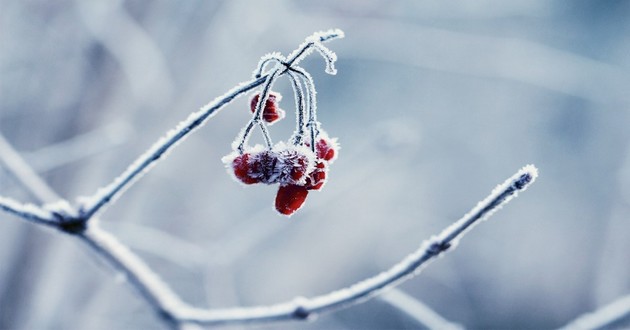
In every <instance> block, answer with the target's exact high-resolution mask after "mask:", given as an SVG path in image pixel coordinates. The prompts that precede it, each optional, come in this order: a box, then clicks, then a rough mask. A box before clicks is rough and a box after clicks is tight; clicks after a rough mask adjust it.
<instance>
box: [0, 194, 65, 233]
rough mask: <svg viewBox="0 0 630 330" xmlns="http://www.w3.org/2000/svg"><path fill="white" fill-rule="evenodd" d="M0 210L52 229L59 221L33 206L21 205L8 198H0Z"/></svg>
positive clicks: (50, 214)
mask: <svg viewBox="0 0 630 330" xmlns="http://www.w3.org/2000/svg"><path fill="white" fill-rule="evenodd" d="M0 209H1V210H3V211H5V212H8V213H11V214H13V215H17V216H19V217H21V218H23V219H25V220H28V221H32V222H35V223H38V224H40V225H47V226H53V227H57V226H58V225H59V221H58V220H57V219H55V217H54V216H53V215H52V213H51V212H48V211H46V210H43V209H42V208H40V207H39V206H35V205H33V204H21V203H19V202H17V201H14V200H12V199H10V198H6V197H2V196H0Z"/></svg>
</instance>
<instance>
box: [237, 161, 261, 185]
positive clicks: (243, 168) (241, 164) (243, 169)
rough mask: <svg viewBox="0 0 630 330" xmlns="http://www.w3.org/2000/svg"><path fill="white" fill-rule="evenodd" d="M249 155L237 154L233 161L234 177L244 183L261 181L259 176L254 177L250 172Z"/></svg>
mask: <svg viewBox="0 0 630 330" xmlns="http://www.w3.org/2000/svg"><path fill="white" fill-rule="evenodd" d="M249 156H250V154H248V153H245V154H242V155H237V156H236V157H234V159H233V160H232V161H231V164H230V165H231V166H232V170H233V174H234V177H235V178H236V179H237V180H239V181H241V182H242V183H244V184H254V183H258V182H260V181H259V180H258V179H257V178H255V177H253V176H251V175H250V173H249V168H250V165H249Z"/></svg>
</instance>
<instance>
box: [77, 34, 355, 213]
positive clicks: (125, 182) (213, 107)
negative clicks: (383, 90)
mask: <svg viewBox="0 0 630 330" xmlns="http://www.w3.org/2000/svg"><path fill="white" fill-rule="evenodd" d="M342 37H343V32H342V31H341V30H330V31H326V32H319V33H316V34H314V35H313V36H311V37H309V38H307V41H306V42H304V43H302V44H301V45H300V46H299V47H298V48H297V49H296V50H295V51H294V52H293V53H291V55H290V56H289V57H288V59H287V63H286V65H288V66H291V65H292V64H294V63H295V64H297V63H298V62H299V61H300V60H301V59H302V57H304V56H306V55H308V54H309V52H310V49H311V48H312V47H313V45H314V44H315V43H316V42H318V43H319V45H321V42H325V41H329V40H333V39H335V38H342ZM309 40H310V41H309ZM313 40H314V41H313ZM321 47H323V46H321ZM330 60H334V58H332V59H330ZM330 65H331V64H327V67H329V66H330ZM261 66H264V65H261ZM285 72H286V70H284V71H283V72H281V73H280V74H284V73H285ZM266 80H267V75H263V76H261V77H258V78H254V79H252V80H250V81H247V82H244V83H241V84H239V85H238V86H236V87H234V88H233V89H231V90H229V91H228V92H227V93H225V94H223V95H221V96H219V97H217V98H216V99H214V100H213V101H212V102H210V103H208V104H207V105H205V106H204V107H202V108H201V109H200V110H199V111H197V112H193V113H192V114H191V115H190V116H189V117H188V118H187V119H186V120H184V121H182V122H180V123H179V124H178V125H177V126H176V127H175V128H174V129H172V130H170V131H169V132H168V133H167V134H166V135H165V136H164V137H162V138H161V139H159V140H158V141H157V142H156V143H155V144H154V145H153V146H152V147H151V148H149V149H148V150H147V151H146V152H145V153H144V154H142V155H141V156H140V157H138V159H137V160H136V161H134V162H133V163H132V164H131V165H130V166H129V167H128V168H127V169H126V170H125V171H124V172H123V173H122V174H121V175H120V176H118V177H117V178H115V179H114V181H113V182H112V183H110V184H108V185H107V186H105V187H104V188H101V189H99V190H98V191H97V192H96V193H95V194H94V195H92V196H89V197H83V198H81V199H80V204H81V216H82V218H83V219H85V220H87V219H90V218H91V217H92V216H93V215H94V214H95V213H96V212H98V211H99V210H100V209H101V208H102V207H103V206H105V205H107V204H108V203H109V202H111V201H112V200H113V199H114V198H116V197H118V195H120V194H121V193H122V192H123V191H124V190H125V189H126V188H128V187H129V186H130V185H131V184H132V183H133V182H134V181H135V180H136V179H137V178H139V177H140V176H141V175H142V174H143V173H145V172H146V171H147V170H148V169H149V168H150V167H151V166H153V165H155V163H156V161H157V160H159V159H160V158H162V156H165V155H166V153H167V152H168V151H170V149H171V148H173V147H174V146H176V145H177V143H178V142H180V141H181V140H182V139H183V138H185V137H186V136H187V135H188V134H189V133H190V132H192V131H194V130H195V129H197V128H199V127H200V126H201V125H203V124H204V123H205V121H206V120H207V119H208V118H210V117H211V116H212V115H214V114H215V113H216V112H217V111H218V110H219V109H221V108H222V107H223V106H225V105H227V104H229V103H230V102H231V101H232V100H234V99H235V98H236V97H237V96H239V95H241V94H243V93H246V92H247V91H249V90H252V89H253V88H256V87H257V86H259V85H261V84H262V83H264V82H265V81H266ZM262 101H264V100H262Z"/></svg>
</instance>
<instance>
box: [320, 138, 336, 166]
mask: <svg viewBox="0 0 630 330" xmlns="http://www.w3.org/2000/svg"><path fill="white" fill-rule="evenodd" d="M315 151H316V152H317V158H319V159H323V160H327V161H331V160H333V159H334V158H335V155H336V154H337V145H336V144H335V143H334V142H333V141H331V140H330V139H328V138H321V139H319V140H318V141H317V143H316V144H315Z"/></svg>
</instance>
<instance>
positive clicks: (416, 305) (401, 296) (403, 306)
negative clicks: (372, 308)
mask: <svg viewBox="0 0 630 330" xmlns="http://www.w3.org/2000/svg"><path fill="white" fill-rule="evenodd" d="M380 299H381V300H382V301H384V302H386V303H388V304H390V305H391V306H393V307H395V308H396V309H398V310H399V311H401V312H403V313H405V314H407V315H409V317H411V318H413V319H414V320H416V321H417V322H418V323H419V324H421V325H422V326H423V327H426V328H427V329H440V330H462V329H464V328H463V327H462V326H461V325H459V324H457V323H453V322H451V321H449V320H447V319H445V318H443V317H442V316H441V315H439V314H438V313H436V312H434V311H433V310H432V309H431V308H429V306H427V305H425V304H423V303H422V302H421V301H419V300H418V299H415V298H414V297H411V296H410V295H408V294H406V293H405V292H404V291H402V290H400V289H398V288H392V289H390V290H389V291H388V292H386V293H384V294H382V295H381V297H380Z"/></svg>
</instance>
